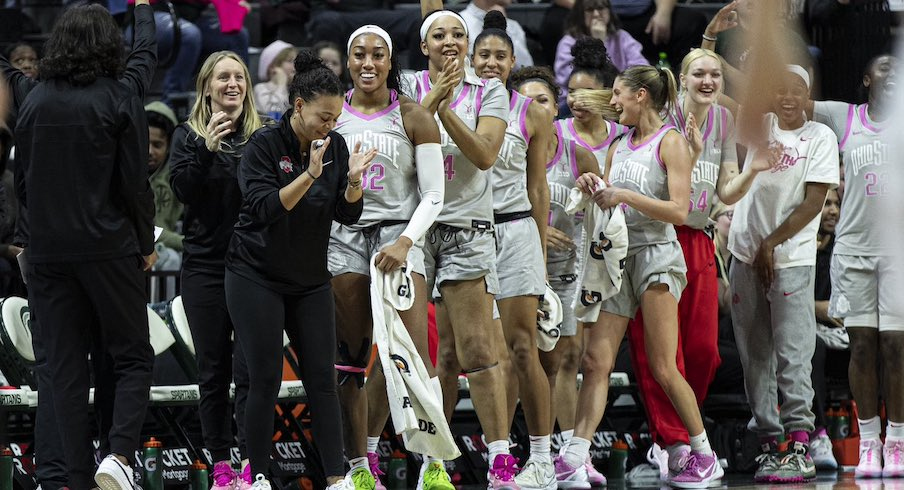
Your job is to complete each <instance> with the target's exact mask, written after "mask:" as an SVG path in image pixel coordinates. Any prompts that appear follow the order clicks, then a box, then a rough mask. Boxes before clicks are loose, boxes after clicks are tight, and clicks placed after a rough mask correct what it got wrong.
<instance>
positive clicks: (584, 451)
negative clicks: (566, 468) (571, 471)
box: [563, 437, 590, 468]
mask: <svg viewBox="0 0 904 490" xmlns="http://www.w3.org/2000/svg"><path fill="white" fill-rule="evenodd" d="M589 455H590V441H588V440H587V439H584V438H583V437H572V438H571V441H570V442H569V443H568V448H567V449H565V455H564V456H563V457H564V458H565V462H566V463H568V464H569V465H570V466H571V467H572V468H577V467H578V466H581V465H583V464H584V461H586V460H587V456H589Z"/></svg>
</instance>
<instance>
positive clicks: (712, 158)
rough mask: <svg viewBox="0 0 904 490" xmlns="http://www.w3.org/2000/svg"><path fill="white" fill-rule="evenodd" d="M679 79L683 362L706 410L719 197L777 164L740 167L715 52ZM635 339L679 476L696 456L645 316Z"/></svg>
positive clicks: (663, 442)
mask: <svg viewBox="0 0 904 490" xmlns="http://www.w3.org/2000/svg"><path fill="white" fill-rule="evenodd" d="M679 80H680V84H681V92H680V94H679V96H678V102H677V104H676V105H675V106H674V107H672V108H671V110H670V111H669V113H668V116H667V121H668V122H669V123H670V124H672V125H673V126H675V127H676V128H677V129H678V131H680V132H681V133H682V134H683V135H684V137H685V139H686V140H687V143H688V146H689V149H690V156H691V161H692V162H693V169H692V173H691V194H690V200H689V202H688V204H687V209H688V215H687V219H685V220H684V223H683V224H682V225H681V226H676V228H675V231H676V232H677V235H678V243H680V244H681V249H682V251H683V254H684V261H685V263H686V265H687V274H686V276H687V285H686V286H685V288H684V291H683V292H682V293H681V301H680V302H679V303H678V317H679V322H678V323H679V325H680V330H679V334H678V337H679V339H678V346H679V349H678V360H677V363H678V369H679V371H681V373H682V374H683V375H684V377H685V379H687V382H688V384H690V386H691V388H692V389H693V390H694V394H695V395H696V397H697V404H698V405H700V404H702V403H703V400H704V399H705V398H706V392H707V389H708V388H709V384H710V382H711V381H712V380H713V377H714V376H715V374H716V368H718V367H719V363H720V362H721V360H720V359H719V347H718V337H719V286H718V280H717V278H716V275H717V274H716V265H715V263H714V262H713V257H714V254H715V249H714V245H713V240H712V222H711V220H710V219H709V216H710V210H711V209H712V206H713V204H714V203H715V201H716V197H717V196H718V200H719V201H721V202H723V203H725V204H734V203H736V202H737V201H738V200H739V199H740V198H741V197H742V196H743V195H744V194H745V193H746V192H747V190H748V189H749V188H750V185H751V184H752V183H753V179H754V177H756V175H757V174H758V173H760V172H762V171H763V170H767V169H769V168H770V165H769V163H768V161H766V160H763V159H757V160H754V161H753V162H752V164H751V165H748V166H746V167H745V168H744V171H743V172H740V171H739V170H738V157H737V150H736V146H735V129H734V118H733V117H732V115H731V113H730V112H729V111H728V109H727V108H725V107H723V106H721V105H719V104H717V103H716V100H717V98H718V97H719V95H720V94H721V93H722V88H723V68H722V60H721V58H720V57H719V56H718V55H717V54H716V53H714V52H712V51H710V50H708V49H701V48H697V49H694V50H692V51H691V52H690V53H688V55H687V56H685V57H684V60H683V61H682V63H681V74H680V75H679ZM628 338H629V339H630V345H631V358H632V360H633V365H634V372H635V375H636V376H637V380H638V384H639V386H640V392H641V395H642V396H643V400H644V406H645V407H646V410H647V419H648V422H649V425H650V434H651V435H652V437H653V441H654V442H655V443H656V444H658V445H659V447H661V448H663V449H665V450H667V452H668V474H669V475H670V476H675V475H677V474H678V473H679V472H680V471H681V469H682V467H683V465H684V464H685V463H686V462H687V456H688V454H689V453H690V448H689V447H688V434H687V430H686V429H685V427H684V425H683V424H682V422H681V418H680V417H679V416H678V412H677V411H675V409H674V408H673V407H672V403H671V402H670V401H669V397H668V396H667V395H666V393H665V391H663V389H662V388H661V387H660V386H659V384H658V383H657V382H656V380H655V379H654V378H653V374H652V373H651V371H650V365H649V364H648V358H647V352H646V349H645V348H644V322H643V314H642V313H641V314H638V316H637V318H636V319H635V320H634V321H632V322H630V323H629V324H628ZM660 457H661V458H663V459H664V457H663V456H660ZM665 466H666V465H665V464H661V465H660V474H661V475H662V476H665V475H666V471H665V470H666V468H665Z"/></svg>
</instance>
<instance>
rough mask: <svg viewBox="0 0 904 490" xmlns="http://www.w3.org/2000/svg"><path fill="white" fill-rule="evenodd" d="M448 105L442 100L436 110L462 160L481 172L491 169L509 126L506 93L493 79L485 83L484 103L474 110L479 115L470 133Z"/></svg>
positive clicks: (447, 100)
mask: <svg viewBox="0 0 904 490" xmlns="http://www.w3.org/2000/svg"><path fill="white" fill-rule="evenodd" d="M450 102H451V101H450V98H446V99H443V101H442V102H441V103H440V106H439V109H438V110H437V114H439V119H440V121H441V122H442V123H443V128H445V130H446V132H447V133H449V136H450V137H451V138H452V140H453V141H455V144H456V145H458V147H459V148H460V149H461V152H462V154H464V156H465V158H467V159H468V160H470V161H471V162H473V163H474V165H475V166H476V167H477V168H479V169H480V170H488V169H490V168H491V167H492V166H493V164H494V163H496V157H497V156H499V150H500V149H501V148H502V141H503V139H504V137H505V127H506V126H507V125H508V111H509V99H508V92H507V91H506V90H505V87H503V86H502V84H501V83H500V82H499V80H497V79H495V78H494V79H492V80H489V81H488V82H487V85H486V86H485V90H484V98H483V103H482V104H481V106H480V107H476V108H475V110H476V111H477V113H478V114H477V115H478V120H477V128H476V130H471V128H469V127H468V125H467V124H465V123H464V121H462V120H461V118H459V117H458V114H456V113H455V111H453V110H452V108H451V104H450Z"/></svg>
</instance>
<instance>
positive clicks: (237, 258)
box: [226, 110, 364, 294]
mask: <svg viewBox="0 0 904 490" xmlns="http://www.w3.org/2000/svg"><path fill="white" fill-rule="evenodd" d="M291 115H292V111H291V110H290V111H289V112H287V113H285V114H284V115H283V118H282V120H281V121H280V123H279V125H278V126H274V127H266V128H263V129H260V130H259V131H257V132H256V133H254V135H253V136H252V137H251V140H250V141H249V142H248V145H247V147H246V148H245V152H244V154H243V155H242V163H241V165H240V167H239V186H240V187H241V189H242V197H243V201H242V208H241V210H240V211H239V222H238V224H236V226H235V233H233V235H232V241H231V242H230V243H229V252H228V254H227V256H226V267H228V268H229V269H230V270H231V271H233V272H235V273H236V274H239V275H241V276H243V277H246V278H248V279H250V280H252V281H255V282H257V283H258V284H261V285H263V286H265V287H268V288H270V289H274V290H276V291H280V292H283V293H290V294H291V293H300V292H303V291H305V290H307V289H310V288H311V287H315V286H319V285H322V284H324V283H326V282H328V281H329V280H330V273H329V271H328V270H327V265H326V264H327V261H326V253H327V245H328V244H329V240H330V227H331V224H332V222H333V220H335V221H337V222H339V223H342V224H347V225H349V224H354V223H356V222H357V221H358V218H360V217H361V212H362V211H363V210H364V199H363V198H362V199H359V200H358V201H356V202H354V203H349V202H348V201H346V200H345V188H346V187H347V185H348V158H349V154H348V147H347V146H346V144H345V140H344V139H343V138H342V136H341V135H340V134H339V133H337V132H335V131H330V133H329V137H330V146H329V148H327V150H326V154H325V155H324V156H323V161H324V162H329V161H332V162H333V163H331V164H329V165H326V166H325V167H324V168H323V173H322V174H321V175H320V177H319V178H318V179H317V180H316V181H314V184H313V185H312V186H311V187H310V189H308V192H307V193H306V194H305V195H304V197H302V198H301V200H300V201H299V202H298V204H297V205H296V206H295V207H294V208H293V209H292V210H291V211H287V210H286V209H285V208H284V207H283V205H282V202H281V201H280V200H279V190H280V189H282V188H283V187H285V186H286V185H288V184H289V183H291V182H292V181H293V180H295V178H297V177H298V176H300V175H301V174H302V173H303V172H304V171H305V169H307V168H308V159H307V158H305V159H302V157H301V154H300V152H299V146H298V145H299V142H298V138H296V136H295V133H294V131H292V127H291V126H290V124H289V121H290V116H291Z"/></svg>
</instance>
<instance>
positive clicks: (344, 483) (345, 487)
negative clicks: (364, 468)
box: [326, 478, 355, 490]
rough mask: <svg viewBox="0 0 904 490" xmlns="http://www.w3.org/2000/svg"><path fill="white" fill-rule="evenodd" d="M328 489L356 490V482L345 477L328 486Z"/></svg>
mask: <svg viewBox="0 0 904 490" xmlns="http://www.w3.org/2000/svg"><path fill="white" fill-rule="evenodd" d="M326 490H355V484H354V483H352V482H351V480H349V479H348V478H343V479H341V480H339V481H337V482H336V483H333V484H332V485H330V486H328V487H326Z"/></svg>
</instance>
